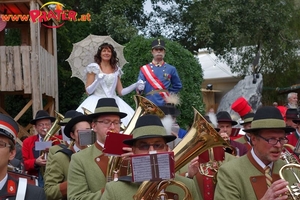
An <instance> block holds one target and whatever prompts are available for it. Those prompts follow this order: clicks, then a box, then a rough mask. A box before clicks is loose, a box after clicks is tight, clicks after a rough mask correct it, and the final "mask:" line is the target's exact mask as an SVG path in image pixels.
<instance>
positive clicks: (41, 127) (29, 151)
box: [22, 110, 60, 187]
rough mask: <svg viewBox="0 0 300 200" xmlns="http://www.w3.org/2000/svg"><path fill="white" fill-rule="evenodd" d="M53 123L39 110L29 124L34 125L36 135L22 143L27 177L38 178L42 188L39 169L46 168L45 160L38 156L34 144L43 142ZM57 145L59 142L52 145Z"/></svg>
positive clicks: (42, 181) (45, 112) (45, 113)
mask: <svg viewBox="0 0 300 200" xmlns="http://www.w3.org/2000/svg"><path fill="white" fill-rule="evenodd" d="M54 121H55V118H54V117H51V116H50V115H49V113H48V112H47V111H44V110H39V111H38V112H37V113H36V115H35V119H33V120H31V122H30V123H31V124H32V125H34V128H35V131H36V132H37V134H36V135H33V136H31V137H29V138H27V139H25V140H24V142H23V148H22V155H23V161H24V166H25V171H28V174H29V175H34V176H37V177H38V184H39V187H44V180H43V175H42V173H41V170H40V168H41V167H45V166H46V163H47V160H46V159H45V158H44V156H43V155H40V151H37V150H35V142H43V141H44V138H45V136H46V135H47V132H48V131H49V130H50V128H51V126H52V122H54ZM59 143H60V142H59V141H57V142H54V144H59Z"/></svg>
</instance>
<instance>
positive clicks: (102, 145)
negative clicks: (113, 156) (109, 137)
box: [97, 140, 104, 148]
mask: <svg viewBox="0 0 300 200" xmlns="http://www.w3.org/2000/svg"><path fill="white" fill-rule="evenodd" d="M97 143H98V144H99V145H100V146H101V147H102V148H104V144H102V143H101V142H99V141H98V140H97Z"/></svg>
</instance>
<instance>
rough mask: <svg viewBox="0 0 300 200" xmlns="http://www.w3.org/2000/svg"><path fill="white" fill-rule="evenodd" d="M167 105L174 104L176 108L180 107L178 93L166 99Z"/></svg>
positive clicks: (171, 94)
mask: <svg viewBox="0 0 300 200" xmlns="http://www.w3.org/2000/svg"><path fill="white" fill-rule="evenodd" d="M165 101H166V103H167V104H172V105H174V106H177V105H180V97H179V95H178V94H176V93H170V95H169V96H167V97H166V98H165Z"/></svg>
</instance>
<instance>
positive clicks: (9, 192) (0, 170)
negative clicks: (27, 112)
mask: <svg viewBox="0 0 300 200" xmlns="http://www.w3.org/2000/svg"><path fill="white" fill-rule="evenodd" d="M18 132H19V127H18V124H17V123H16V122H15V121H14V119H12V118H11V117H9V116H7V115H3V114H0V199H5V200H6V199H7V200H15V199H24V200H32V199H36V200H45V199H46V196H45V192H44V190H43V189H42V188H40V187H37V186H35V185H30V184H27V179H21V178H20V179H15V178H13V177H12V176H11V175H9V174H8V173H7V164H8V162H9V161H10V160H12V159H13V158H14V157H15V155H16V148H15V144H16V138H17V135H18ZM17 197H18V198H17Z"/></svg>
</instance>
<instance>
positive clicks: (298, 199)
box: [279, 144, 300, 200]
mask: <svg viewBox="0 0 300 200" xmlns="http://www.w3.org/2000/svg"><path fill="white" fill-rule="evenodd" d="M283 147H284V152H282V155H281V159H282V160H284V162H286V163H287V164H285V165H284V166H282V167H281V168H280V170H279V176H280V178H281V179H284V180H285V177H284V175H283V172H284V170H286V169H288V170H289V171H290V172H292V174H293V176H294V177H295V179H296V181H297V183H294V184H292V185H291V186H287V188H288V191H289V194H288V196H289V199H292V200H300V187H299V183H300V179H299V177H298V175H297V174H296V172H295V171H294V168H297V169H298V170H299V169H300V164H299V162H298V158H297V157H295V156H294V155H293V154H292V153H290V152H289V151H288V149H287V148H289V149H290V150H291V151H294V149H295V147H294V146H293V145H290V144H284V145H283Z"/></svg>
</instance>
